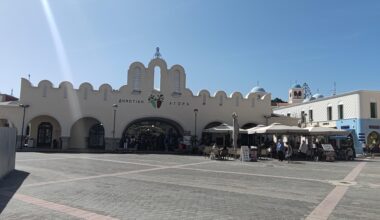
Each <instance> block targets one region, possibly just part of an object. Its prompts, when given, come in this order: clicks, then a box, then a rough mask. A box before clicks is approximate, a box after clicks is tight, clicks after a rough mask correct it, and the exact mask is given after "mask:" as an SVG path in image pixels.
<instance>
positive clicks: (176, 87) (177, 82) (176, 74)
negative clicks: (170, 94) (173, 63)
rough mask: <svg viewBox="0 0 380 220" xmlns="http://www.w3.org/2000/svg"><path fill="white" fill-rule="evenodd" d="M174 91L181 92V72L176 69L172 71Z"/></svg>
mask: <svg viewBox="0 0 380 220" xmlns="http://www.w3.org/2000/svg"><path fill="white" fill-rule="evenodd" d="M174 92H175V93H176V94H180V93H181V73H180V72H179V71H178V70H176V71H174Z"/></svg>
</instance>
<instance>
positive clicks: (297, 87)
mask: <svg viewBox="0 0 380 220" xmlns="http://www.w3.org/2000/svg"><path fill="white" fill-rule="evenodd" d="M301 88H302V86H301V85H300V84H293V86H292V89H301Z"/></svg>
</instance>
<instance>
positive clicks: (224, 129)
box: [203, 123, 247, 134]
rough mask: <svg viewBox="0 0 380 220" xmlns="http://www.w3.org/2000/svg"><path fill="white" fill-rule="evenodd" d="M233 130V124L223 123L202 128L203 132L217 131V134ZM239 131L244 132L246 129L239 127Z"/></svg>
mask: <svg viewBox="0 0 380 220" xmlns="http://www.w3.org/2000/svg"><path fill="white" fill-rule="evenodd" d="M233 130H234V127H233V126H231V125H228V124H225V123H223V124H221V125H219V126H216V127H212V128H208V129H204V130H203V132H207V133H218V134H228V133H232V132H233ZM239 133H244V134H246V133H247V130H245V129H241V128H239Z"/></svg>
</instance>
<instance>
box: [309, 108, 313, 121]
mask: <svg viewBox="0 0 380 220" xmlns="http://www.w3.org/2000/svg"><path fill="white" fill-rule="evenodd" d="M309 121H310V122H312V121H313V110H311V109H310V110H309Z"/></svg>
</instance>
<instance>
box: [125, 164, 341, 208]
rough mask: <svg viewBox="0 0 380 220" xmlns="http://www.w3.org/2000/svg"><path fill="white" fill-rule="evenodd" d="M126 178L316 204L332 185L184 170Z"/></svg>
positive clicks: (168, 170)
mask: <svg viewBox="0 0 380 220" xmlns="http://www.w3.org/2000/svg"><path fill="white" fill-rule="evenodd" d="M120 177H123V178H127V179H135V180H142V181H150V182H153V183H162V184H174V185H180V186H188V187H199V188H204V189H215V190H221V191H226V192H235V193H242V194H251V195H259V196H266V197H271V198H279V199H288V198H289V199H290V200H294V201H304V202H312V203H318V202H319V201H320V200H322V199H323V198H324V197H325V195H326V194H327V193H329V192H330V191H331V190H332V189H333V188H334V186H332V185H331V184H329V183H327V182H326V183H321V182H314V181H302V180H290V179H278V178H272V177H257V176H249V175H240V174H224V173H212V172H202V171H193V170H183V169H166V170H157V171H154V172H143V173H137V174H128V175H121V176H120Z"/></svg>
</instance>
